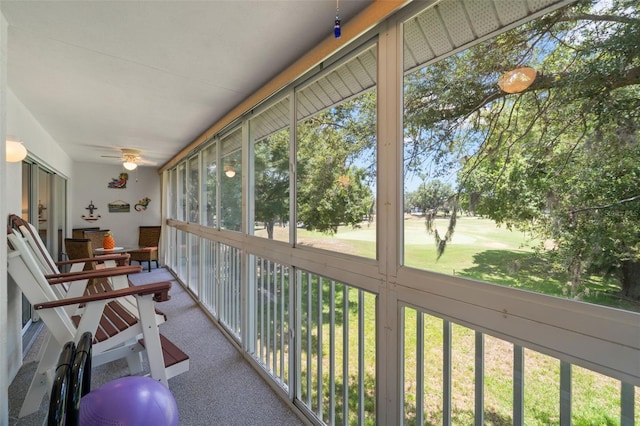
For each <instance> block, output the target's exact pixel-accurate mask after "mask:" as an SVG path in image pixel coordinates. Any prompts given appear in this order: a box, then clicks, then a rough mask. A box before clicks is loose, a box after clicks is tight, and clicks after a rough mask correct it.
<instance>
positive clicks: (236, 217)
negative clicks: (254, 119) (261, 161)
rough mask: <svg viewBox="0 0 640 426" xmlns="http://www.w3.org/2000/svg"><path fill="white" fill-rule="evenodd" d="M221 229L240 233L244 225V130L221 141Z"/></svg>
mask: <svg viewBox="0 0 640 426" xmlns="http://www.w3.org/2000/svg"><path fill="white" fill-rule="evenodd" d="M220 142H221V149H222V152H221V155H220V157H221V161H222V164H223V169H222V176H221V177H220V178H221V182H220V191H221V194H220V214H221V216H222V217H221V219H222V223H221V224H220V225H221V228H223V229H229V230H231V231H240V230H241V225H242V167H241V166H242V129H237V130H235V131H234V132H232V133H231V134H229V135H227V136H225V137H224V138H223V139H221V141H220Z"/></svg>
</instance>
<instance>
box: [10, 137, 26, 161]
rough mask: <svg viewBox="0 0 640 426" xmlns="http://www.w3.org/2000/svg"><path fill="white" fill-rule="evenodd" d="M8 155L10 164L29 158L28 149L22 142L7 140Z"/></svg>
mask: <svg viewBox="0 0 640 426" xmlns="http://www.w3.org/2000/svg"><path fill="white" fill-rule="evenodd" d="M6 154H7V161H8V162H10V163H17V162H19V161H22V160H24V159H25V158H26V157H27V148H25V147H24V145H22V143H21V142H18V141H14V140H11V139H7V141H6Z"/></svg>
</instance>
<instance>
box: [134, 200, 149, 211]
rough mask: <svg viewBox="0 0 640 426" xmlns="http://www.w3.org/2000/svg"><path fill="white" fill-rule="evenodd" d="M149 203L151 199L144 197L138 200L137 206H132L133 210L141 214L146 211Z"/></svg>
mask: <svg viewBox="0 0 640 426" xmlns="http://www.w3.org/2000/svg"><path fill="white" fill-rule="evenodd" d="M150 201H151V198H148V197H144V198H143V199H141V200H138V204H136V205H135V206H133V208H134V209H136V211H137V212H141V211H143V210H146V209H147V207H148V206H149V202H150Z"/></svg>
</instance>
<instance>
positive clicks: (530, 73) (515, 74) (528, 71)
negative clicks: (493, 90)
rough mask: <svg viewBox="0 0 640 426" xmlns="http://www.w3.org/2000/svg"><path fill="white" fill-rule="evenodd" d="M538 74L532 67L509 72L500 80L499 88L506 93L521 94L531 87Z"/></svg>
mask: <svg viewBox="0 0 640 426" xmlns="http://www.w3.org/2000/svg"><path fill="white" fill-rule="evenodd" d="M537 75H538V72H537V71H536V70H535V69H533V68H531V67H522V68H516V69H514V70H511V71H507V72H505V73H504V74H502V75H501V76H500V78H498V86H500V89H502V91H504V92H506V93H520V92H522V91H524V90H525V89H526V88H528V87H529V86H531V85H532V84H533V82H534V81H535V79H536V76H537Z"/></svg>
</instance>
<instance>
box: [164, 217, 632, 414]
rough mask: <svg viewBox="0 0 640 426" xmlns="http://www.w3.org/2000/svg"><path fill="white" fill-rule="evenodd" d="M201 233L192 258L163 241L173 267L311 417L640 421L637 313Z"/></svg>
mask: <svg viewBox="0 0 640 426" xmlns="http://www.w3.org/2000/svg"><path fill="white" fill-rule="evenodd" d="M187 234H188V233H187V232H185V231H182V230H177V231H176V232H175V233H174V231H173V230H171V229H170V232H168V235H169V238H170V239H171V238H175V242H176V243H180V242H185V243H186V242H187V241H188V240H189V237H188V235H187ZM200 240H201V242H200V243H199V244H197V245H196V244H191V245H190V247H191V250H192V252H191V254H190V256H195V253H193V250H194V248H195V247H198V248H199V249H200V253H198V254H197V256H198V257H197V259H198V262H196V263H197V264H196V263H194V262H191V261H187V260H186V259H184V255H185V249H184V248H180V245H179V244H176V245H175V246H174V248H173V249H170V253H168V255H167V259H168V261H169V262H170V263H172V264H171V265H170V266H171V268H172V269H173V271H174V273H175V274H176V276H178V277H179V278H180V280H181V281H183V283H184V284H185V286H186V287H187V288H188V289H190V290H191V291H192V292H193V293H194V295H195V294H197V297H198V300H200V302H201V303H202V306H203V308H205V309H207V310H208V311H209V312H210V313H211V315H212V317H214V318H215V319H216V320H217V321H218V322H219V323H220V325H221V326H222V327H224V329H225V330H227V331H228V332H229V335H230V336H231V337H232V338H233V339H235V340H236V342H237V343H238V344H239V346H241V347H242V348H243V350H245V351H246V352H247V353H248V354H249V355H250V356H251V357H253V359H254V360H255V361H256V365H259V366H260V367H261V368H262V369H263V370H264V372H266V376H267V377H270V378H271V379H272V380H273V381H274V383H275V384H276V385H277V386H278V387H280V388H281V389H282V390H283V394H284V395H288V396H289V398H290V399H291V401H292V402H293V403H294V404H295V405H296V406H298V407H299V408H300V410H301V412H302V413H304V414H305V415H306V416H307V417H309V418H310V419H312V421H314V422H317V423H320V424H330V425H333V424H350V425H351V424H354V425H356V424H357V425H360V424H386V423H388V422H389V421H392V423H393V424H403V425H418V424H443V425H450V424H476V425H483V424H485V423H490V424H514V425H529V424H533V425H535V424H561V425H564V424H571V422H573V423H575V424H578V423H581V422H583V421H587V420H588V419H591V420H593V419H594V418H595V419H597V421H599V422H602V424H620V425H624V426H627V425H634V424H640V392H638V390H637V387H636V385H637V383H635V381H634V380H636V379H635V378H634V377H636V376H637V374H638V371H639V370H640V359H639V358H638V357H637V353H638V346H639V341H640V336H638V335H637V333H636V334H634V333H635V332H636V331H637V330H638V322H637V318H638V315H637V314H634V313H631V312H620V311H617V310H611V309H608V308H604V307H597V306H591V305H587V304H584V303H581V302H574V301H571V300H562V299H556V298H550V297H547V296H544V295H537V294H530V293H527V292H519V291H514V290H513V289H509V288H503V287H500V286H488V285H486V284H483V283H477V282H476V283H474V282H467V281H465V280H461V279H460V278H455V277H449V278H447V277H436V278H435V279H430V281H429V282H428V284H427V280H424V279H423V280H422V281H420V284H419V286H423V287H424V289H422V290H421V289H417V288H415V287H418V285H414V283H415V282H417V281H418V280H416V279H415V274H422V273H423V272H420V271H411V270H410V271H409V272H408V274H409V275H408V276H410V277H411V278H412V285H413V287H414V288H411V287H409V286H406V287H404V286H402V285H398V284H389V283H383V284H382V285H377V284H376V282H378V281H377V280H372V276H373V275H372V272H371V271H367V270H366V268H363V266H362V263H358V261H353V260H350V259H348V258H346V259H344V260H341V262H342V263H339V264H337V265H335V266H327V265H328V262H326V261H325V260H323V259H320V260H317V259H315V258H314V256H310V255H309V252H308V251H306V252H304V254H303V256H302V257H300V258H297V259H294V261H295V262H296V263H299V264H300V265H298V266H296V265H292V264H287V263H286V262H284V261H283V259H293V258H292V256H290V250H295V249H281V247H282V246H281V245H277V244H276V246H275V247H277V249H275V250H271V249H270V245H271V242H267V241H262V240H260V241H259V244H258V245H257V246H255V247H252V246H251V245H245V246H243V248H242V249H241V248H239V247H235V246H234V245H232V244H237V245H238V246H241V245H242V244H243V242H242V240H241V239H238V241H233V240H225V242H222V241H213V240H211V236H210V235H209V234H202V235H200ZM191 241H192V242H193V240H191ZM169 242H170V241H169ZM265 247H267V248H265ZM253 249H255V251H256V253H251V252H252V251H254V250H253ZM171 250H174V251H175V252H176V255H175V256H174V255H172V254H171ZM258 252H259V253H260V254H258ZM282 252H285V253H286V254H285V255H283V254H282ZM267 253H272V254H273V255H274V258H278V259H279V260H273V259H269V258H268V257H267ZM333 256H335V255H333ZM352 261H353V262H355V263H354V265H353V266H350V262H352ZM314 265H317V270H316V271H314V270H313V269H314ZM365 266H366V265H365ZM195 267H197V268H200V272H199V273H198V274H195V275H194V274H191V273H189V271H188V270H187V269H188V268H195ZM358 268H359V271H358V272H353V270H355V269H358ZM320 271H324V272H322V273H321V272H320ZM329 273H332V274H333V275H338V276H340V275H344V276H345V277H347V278H349V279H342V280H336V279H333V278H328V277H327V276H328V275H329ZM427 274H428V273H427ZM183 277H191V278H193V277H199V282H198V283H190V282H184V280H185V278H183ZM397 279H398V280H401V279H405V277H403V276H402V274H399V277H398V278H397ZM346 281H351V282H346ZM371 282H373V284H372V285H369V284H370V283H371ZM441 282H442V283H446V286H445V287H443V288H442V289H440V288H439V286H440V285H441ZM364 287H366V289H365V288H364ZM376 288H379V289H381V292H376V291H375V289H376ZM194 289H198V290H197V291H195V290H194ZM390 289H392V291H390ZM383 292H384V293H383ZM243 295H245V296H243ZM392 295H395V296H393V297H391V296H392ZM501 306H507V307H508V308H500V307H501ZM516 308H519V309H520V312H517V313H514V312H513V311H514V310H515V309H516ZM552 308H553V311H552V310H551V309H552ZM545 310H546V311H545ZM551 312H554V313H553V314H552V315H549V313H551ZM394 316H397V324H394V320H393V318H394ZM608 316H610V318H609V317H608ZM571 321H576V323H575V324H573V323H571V324H570V322H571ZM609 331H610V332H609ZM381 336H389V338H385V339H384V340H383V341H381V340H380V337H381ZM634 357H635V358H634ZM634 360H635V361H634ZM634 362H635V364H634ZM634 368H635V369H634ZM592 370H593V371H592ZM595 371H598V372H595ZM381 375H382V376H381ZM627 378H629V380H627ZM390 392H391V393H390ZM603 394H606V395H608V397H607V398H608V400H607V401H604V400H603V398H602V396H603ZM612 400H613V402H611V401H612ZM611 404H612V405H613V408H612V407H611V406H610V405H611ZM603 413H604V414H603ZM382 416H385V417H384V420H383V419H382ZM390 416H391V417H390ZM390 418H391V420H390ZM394 419H395V420H394Z"/></svg>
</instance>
